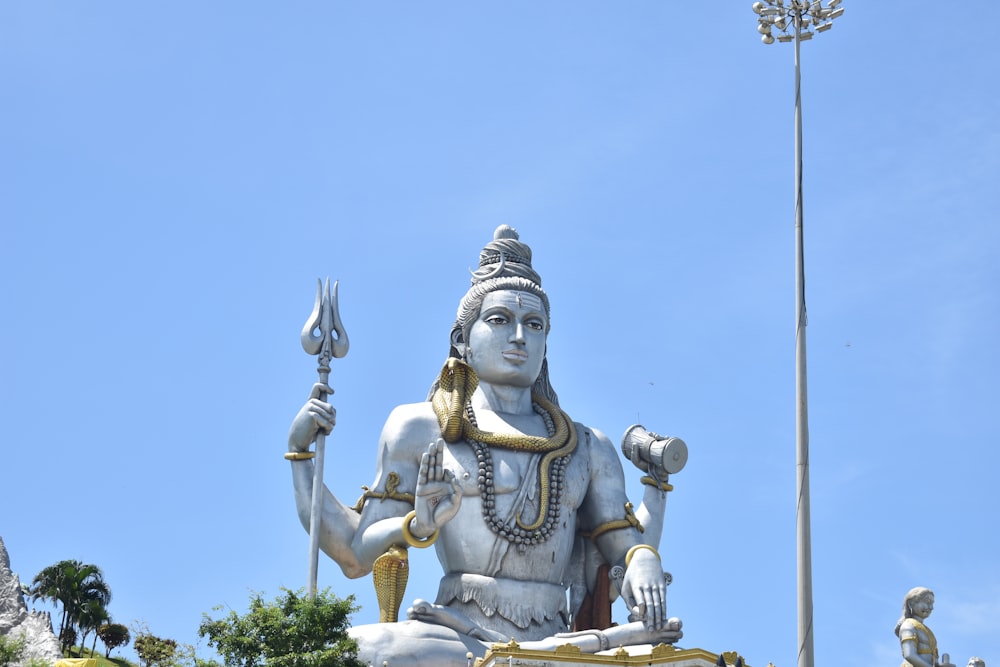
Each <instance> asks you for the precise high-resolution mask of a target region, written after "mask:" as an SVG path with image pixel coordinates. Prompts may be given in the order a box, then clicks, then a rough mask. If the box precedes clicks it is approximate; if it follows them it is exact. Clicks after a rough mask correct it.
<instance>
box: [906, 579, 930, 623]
mask: <svg viewBox="0 0 1000 667" xmlns="http://www.w3.org/2000/svg"><path fill="white" fill-rule="evenodd" d="M918 605H920V607H919V610H923V609H926V613H924V614H918V613H917V612H918ZM933 609H934V591H932V590H931V589H929V588H924V587H922V586H917V587H916V588H911V589H910V590H909V592H908V593H907V594H906V597H904V598H903V616H905V617H906V618H913V617H914V616H922V617H923V618H926V617H927V616H929V615H930V612H931V610H933Z"/></svg>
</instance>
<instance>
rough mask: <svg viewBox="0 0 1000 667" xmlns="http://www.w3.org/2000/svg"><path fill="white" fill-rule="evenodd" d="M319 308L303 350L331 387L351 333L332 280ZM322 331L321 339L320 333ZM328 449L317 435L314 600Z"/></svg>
mask: <svg viewBox="0 0 1000 667" xmlns="http://www.w3.org/2000/svg"><path fill="white" fill-rule="evenodd" d="M316 282H317V285H316V305H315V306H313V311H312V314H311V315H310V316H309V319H308V320H306V324H305V326H304V327H302V348H303V349H304V350H305V351H306V353H307V354H313V355H317V354H318V355H319V368H318V372H319V381H320V383H321V384H327V382H328V381H329V379H330V360H331V359H332V358H333V357H336V358H338V359H340V358H341V357H343V356H344V355H346V354H347V350H348V348H349V347H350V341H348V340H347V332H346V331H345V330H344V325H343V324H342V323H341V321H340V311H339V309H338V307H337V284H338V283H337V282H334V283H333V294H332V296H331V293H330V279H329V278H327V279H326V289H323V281H322V280H317V281H316ZM317 329H318V330H319V334H318V335H317V333H316V331H317ZM318 398H319V399H320V400H326V392H325V391H321V392H320V393H319V396H318ZM325 449H326V433H323V432H322V431H320V432H319V433H317V434H316V453H315V457H314V459H315V460H314V465H315V468H314V470H313V488H312V507H311V509H310V511H309V588H308V591H307V594H308V596H309V598H310V599H313V598H315V597H316V575H317V572H318V570H319V532H320V522H321V520H322V519H321V517H322V510H323V456H324V454H325Z"/></svg>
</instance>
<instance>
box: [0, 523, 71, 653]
mask: <svg viewBox="0 0 1000 667" xmlns="http://www.w3.org/2000/svg"><path fill="white" fill-rule="evenodd" d="M0 636H6V637H10V638H15V639H16V638H23V639H24V641H25V643H26V646H25V651H24V655H23V657H22V660H21V663H20V664H22V665H24V664H27V663H28V662H29V661H31V660H42V661H44V662H46V663H48V664H54V663H55V661H56V660H58V659H59V658H61V657H62V654H61V653H60V652H59V641H58V640H57V639H56V636H55V634H54V633H53V632H52V619H51V617H50V616H49V614H48V612H39V611H28V605H27V604H26V603H25V601H24V593H23V591H22V589H21V580H20V579H19V578H18V576H17V575H16V574H14V572H13V571H11V569H10V556H9V555H8V554H7V547H6V546H4V543H3V538H2V537H0ZM15 667H17V665H15Z"/></svg>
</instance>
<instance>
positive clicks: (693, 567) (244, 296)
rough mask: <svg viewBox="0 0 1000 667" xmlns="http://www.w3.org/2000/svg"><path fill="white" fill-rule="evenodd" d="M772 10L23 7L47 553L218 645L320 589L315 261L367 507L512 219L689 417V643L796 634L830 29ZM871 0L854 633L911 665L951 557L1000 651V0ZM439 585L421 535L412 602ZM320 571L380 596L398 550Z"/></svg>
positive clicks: (850, 42)
mask: <svg viewBox="0 0 1000 667" xmlns="http://www.w3.org/2000/svg"><path fill="white" fill-rule="evenodd" d="M750 4H751V3H750V2H749V0H748V1H747V2H725V3H711V4H710V5H709V4H706V5H705V6H704V7H703V6H702V5H701V4H700V3H699V5H698V6H697V8H695V7H694V6H692V5H690V4H689V5H687V6H682V5H681V3H677V2H666V1H665V0H659V1H652V0H635V1H633V2H629V3H610V2H596V1H590V0H577V1H574V2H569V1H568V0H553V1H552V2H547V3H532V2H523V1H520V0H515V1H511V2H503V3H459V2H443V1H442V2H419V3H418V2H388V1H387V2H379V3H360V2H326V3H320V2H300V3H292V4H284V5H281V6H280V7H279V6H277V5H274V4H271V3H262V2H249V3H248V2H240V3H237V2H221V1H220V2H215V3H195V2H172V3H129V2H92V3H71V2H45V1H36V2H31V3H26V2H24V3H17V2H8V3H4V4H3V5H0V281H2V283H3V284H4V285H5V289H4V290H3V294H4V297H3V309H2V312H3V321H4V325H3V327H2V328H0V391H2V394H0V442H2V443H3V459H2V460H3V471H4V474H3V479H4V481H3V483H2V485H0V536H2V537H3V539H4V542H5V543H6V545H7V548H8V550H9V552H10V557H11V562H12V565H13V568H14V570H15V571H16V572H18V574H20V576H21V578H22V581H30V579H31V578H32V577H33V576H34V574H36V573H37V572H38V571H39V570H41V569H42V568H43V567H45V566H46V565H49V564H52V563H54V562H56V561H59V560H62V559H65V558H75V559H80V560H83V561H85V562H92V563H95V564H98V565H99V566H101V567H102V568H103V569H104V572H105V576H106V579H107V581H108V582H109V584H110V585H111V587H112V589H113V592H114V599H113V601H112V603H111V606H110V611H111V612H112V614H113V616H114V618H115V620H116V621H118V622H123V623H126V624H131V623H133V622H134V621H141V622H144V623H146V624H147V625H148V627H149V629H150V630H151V631H153V632H154V633H155V634H158V635H160V636H165V637H171V638H174V639H176V640H178V641H181V642H185V643H190V644H196V645H197V644H198V638H197V626H198V623H199V621H200V619H201V615H202V613H203V612H211V610H212V608H213V606H215V605H226V606H228V607H231V608H233V609H236V610H243V609H244V608H245V606H246V602H247V599H248V597H249V593H250V591H251V590H256V591H262V592H264V593H265V594H267V595H268V596H273V595H276V594H277V592H278V590H279V588H280V587H282V586H284V587H290V588H298V587H300V586H304V585H305V579H306V569H307V567H306V565H307V550H308V537H307V535H306V533H305V531H303V530H302V529H301V527H300V526H299V524H298V521H297V518H296V516H295V511H294V506H293V501H292V492H291V481H290V474H289V471H288V465H289V464H288V463H287V462H285V461H283V460H282V458H281V454H282V452H283V450H284V448H285V435H286V432H287V428H288V424H289V423H290V421H291V418H292V417H293V416H294V414H295V412H296V411H297V409H298V407H299V405H300V404H301V403H302V401H303V400H305V398H306V397H307V395H308V391H309V387H310V385H311V383H312V382H313V381H314V378H315V360H314V358H311V357H308V356H307V355H305V353H303V351H302V350H301V347H300V345H299V340H298V337H299V330H300V328H301V326H302V324H303V322H304V321H305V318H306V317H307V316H308V314H309V311H310V309H311V307H312V300H313V297H314V289H315V281H316V278H317V277H325V276H331V277H332V278H335V279H339V280H340V300H341V313H342V316H343V319H344V324H345V326H346V328H347V330H348V333H349V335H350V338H351V345H352V347H351V351H350V354H349V355H348V356H347V357H346V358H344V359H341V360H338V361H337V362H336V364H335V366H334V369H333V373H332V380H331V382H332V384H333V386H334V387H335V389H336V392H337V393H336V396H335V397H334V403H335V404H336V406H337V409H338V421H339V423H338V426H337V429H336V431H335V432H334V434H333V436H332V437H331V438H330V440H329V444H328V447H329V448H330V449H329V451H330V454H328V457H329V459H330V460H332V461H333V462H332V463H329V464H328V472H327V481H328V484H329V485H330V487H331V488H332V489H333V490H334V491H335V492H336V493H337V494H338V495H339V496H341V497H342V498H344V499H345V500H353V499H354V498H356V497H357V495H358V493H359V487H360V486H361V485H362V484H369V483H371V481H372V476H373V474H374V455H375V444H376V439H377V436H378V432H379V429H380V428H381V424H382V422H383V420H384V419H385V417H386V416H387V415H388V413H389V411H390V410H391V409H392V407H393V406H395V405H397V404H400V403H406V402H412V401H416V400H421V399H422V398H423V397H424V396H425V393H426V390H427V388H428V386H429V384H430V382H431V381H432V379H433V377H434V376H435V375H436V373H437V372H438V370H439V368H440V364H441V362H442V361H443V359H444V356H445V354H446V353H447V333H448V330H449V327H450V324H451V322H452V320H453V318H454V310H455V307H456V305H457V303H458V300H459V298H460V297H461V295H462V293H463V291H464V289H465V286H466V285H467V280H468V278H467V275H468V274H467V273H466V271H467V269H468V268H469V267H472V266H474V265H475V262H476V259H477V253H478V251H479V249H480V248H481V247H482V245H483V244H484V243H485V242H486V241H487V240H488V239H489V238H490V237H491V235H492V232H493V229H494V228H495V227H496V226H497V225H499V224H503V223H506V224H510V225H512V226H514V227H516V228H517V229H518V230H519V231H520V233H521V236H522V239H523V240H524V241H526V242H527V243H528V244H530V245H531V246H532V248H533V249H534V253H535V265H536V267H537V268H538V270H539V272H540V273H541V275H542V277H543V280H544V286H545V288H546V289H547V291H548V293H549V294H550V296H551V299H552V304H553V315H552V319H553V329H552V333H551V336H550V340H549V350H550V353H549V361H550V366H551V370H552V379H553V383H554V385H555V387H556V390H557V391H558V392H559V395H560V399H561V403H562V405H563V407H564V408H565V409H566V410H567V412H569V414H570V415H572V416H573V417H574V418H575V419H577V420H579V421H583V422H585V423H587V424H589V425H592V426H594V427H597V428H599V429H601V430H603V431H605V432H606V433H608V434H609V436H610V437H611V438H612V440H614V441H617V440H618V439H619V438H620V437H621V433H622V432H623V431H624V430H625V429H626V428H627V427H628V426H629V425H630V424H632V423H634V422H636V421H640V422H642V423H643V424H645V425H646V426H647V427H648V428H650V429H653V430H656V431H660V432H663V433H669V434H672V435H678V436H681V437H683V438H684V439H685V440H686V441H687V443H688V446H689V448H690V459H689V462H688V465H687V468H686V469H685V470H684V471H682V472H681V473H679V474H678V475H676V476H675V477H674V478H673V479H672V481H673V482H674V485H675V487H676V490H675V491H674V492H673V493H672V494H671V496H670V499H669V502H668V506H667V518H666V527H665V530H664V537H663V541H662V543H661V549H660V551H661V553H662V554H663V557H664V563H665V567H666V568H667V569H668V570H670V571H671V572H672V573H673V576H674V583H673V585H672V586H671V588H670V593H669V597H670V599H669V605H670V613H671V614H673V615H677V616H679V617H681V618H682V619H683V620H684V623H685V638H684V640H683V645H685V646H691V647H701V648H705V649H707V650H711V651H714V652H720V651H727V650H735V651H738V652H740V653H741V654H742V655H743V656H744V657H745V659H746V660H747V661H748V662H749V663H750V664H751V665H753V667H764V666H765V665H767V663H768V662H773V663H774V664H775V665H776V666H777V667H790V666H791V665H794V664H795V661H796V618H795V614H796V612H795V599H796V598H795V505H794V502H795V443H794V439H795V435H794V434H795V431H794V414H795V413H794V354H793V351H794V338H793V336H794V297H793V287H794V284H793V238H794V237H793V226H792V223H793V160H792V157H793V143H792V142H793V126H792V120H793V114H792V111H793V52H792V48H791V46H790V45H780V44H775V45H772V46H764V45H762V44H761V43H760V41H759V35H758V34H757V32H756V21H755V18H756V17H755V16H754V14H753V13H752V12H751V11H750ZM844 6H845V8H846V12H845V14H844V16H843V17H842V18H840V19H839V20H838V21H837V23H836V25H835V26H834V29H833V30H831V31H830V32H828V33H825V34H823V35H820V36H819V37H818V38H817V39H815V40H813V41H811V42H808V43H806V44H804V45H803V49H802V57H803V113H804V150H805V172H804V173H805V238H806V255H805V256H806V274H807V301H808V308H809V310H808V312H809V327H808V337H809V338H808V344H809V349H808V354H809V356H808V363H809V409H810V413H809V417H810V436H811V464H812V467H811V479H812V519H813V524H812V531H813V556H814V558H813V572H814V594H815V624H816V633H815V647H816V656H817V664H822V663H832V662H834V661H838V662H841V663H844V664H849V665H854V664H857V665H862V664H876V663H883V664H891V663H892V662H893V661H898V660H899V648H898V643H897V641H896V638H895V637H894V635H893V634H892V628H893V625H894V624H895V621H896V619H897V618H898V616H899V612H900V607H901V602H902V598H903V595H904V594H905V592H906V591H907V590H908V589H910V588H911V587H913V586H918V585H919V586H928V587H931V588H933V589H934V590H935V591H936V593H937V610H936V611H935V613H934V615H933V616H932V617H931V619H930V625H931V627H932V628H933V629H934V631H935V633H936V634H937V636H938V639H939V643H940V646H941V648H942V650H943V651H946V652H949V653H950V654H951V655H952V657H953V659H954V661H955V662H957V663H959V664H961V665H964V664H965V662H966V661H967V660H968V658H969V656H971V655H974V654H975V655H981V656H982V657H983V658H985V659H986V662H987V664H994V663H997V662H998V661H1000V634H998V633H997V632H996V627H997V619H998V618H1000V569H998V567H997V556H996V554H997V553H998V552H1000V536H998V532H997V520H996V515H997V510H998V500H997V496H996V492H995V490H994V482H995V479H996V474H997V473H996V471H997V469H998V468H1000V454H998V453H997V442H998V439H1000V427H998V422H997V419H996V405H997V402H998V400H997V399H998V394H1000V392H998V380H997V377H998V375H1000V355H998V352H997V342H998V341H1000V297H998V286H1000V269H998V268H997V257H998V251H1000V231H998V225H997V211H998V210H1000V188H998V187H997V183H998V182H1000V129H998V123H997V119H998V118H1000V96H998V94H997V91H996V86H995V79H996V72H997V71H998V70H1000V46H998V44H997V42H996V40H993V39H991V38H990V36H989V31H988V26H991V25H996V24H997V22H998V20H1000V6H998V5H997V4H996V3H994V2H987V1H986V0H971V1H970V2H966V3H963V4H962V6H961V8H962V11H961V15H959V12H957V11H955V10H948V11H944V10H935V11H930V10H923V11H917V10H916V8H914V6H913V5H912V3H904V2H901V1H899V0H886V1H883V2H878V3H875V2H858V1H856V0H855V1H851V0H847V1H846V2H845V3H844ZM629 485H630V491H631V492H632V495H633V496H634V497H636V498H637V497H638V496H639V495H640V493H641V487H640V485H639V484H638V475H637V474H632V473H629ZM437 576H438V570H437V566H436V562H434V561H433V559H432V558H430V557H428V555H427V554H421V555H420V557H419V558H418V557H417V556H414V572H413V574H412V575H411V578H410V586H409V590H408V593H407V596H408V597H410V598H413V597H418V596H420V597H428V596H433V594H434V591H435V590H436V580H437ZM320 584H321V586H329V587H331V588H332V589H333V590H334V591H335V592H336V593H338V594H340V595H347V594H354V595H356V596H357V600H358V602H359V603H360V604H362V606H363V609H362V611H361V612H359V613H358V614H357V615H356V617H355V622H356V623H366V622H372V621H374V620H377V605H376V603H375V601H374V595H373V594H372V593H371V588H370V583H369V581H368V580H353V581H352V580H348V579H346V578H345V577H344V576H343V575H342V574H341V573H340V572H339V570H338V569H337V568H336V566H335V565H334V564H332V563H330V562H323V563H322V565H321V568H320ZM622 616H623V612H622V610H620V609H617V610H616V617H618V620H622V618H621V617H622ZM199 650H200V652H202V653H204V654H209V653H210V651H209V650H208V649H207V648H206V647H205V646H204V645H200V648H199Z"/></svg>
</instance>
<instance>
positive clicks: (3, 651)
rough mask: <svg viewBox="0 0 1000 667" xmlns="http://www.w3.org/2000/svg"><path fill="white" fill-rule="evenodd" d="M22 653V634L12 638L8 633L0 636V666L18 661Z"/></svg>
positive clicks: (6, 665)
mask: <svg viewBox="0 0 1000 667" xmlns="http://www.w3.org/2000/svg"><path fill="white" fill-rule="evenodd" d="M22 655H24V636H23V635H22V636H21V637H18V638H14V637H11V636H9V635H2V636H0V667H8V665H13V664H14V663H16V662H18V661H20V659H21V656H22Z"/></svg>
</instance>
